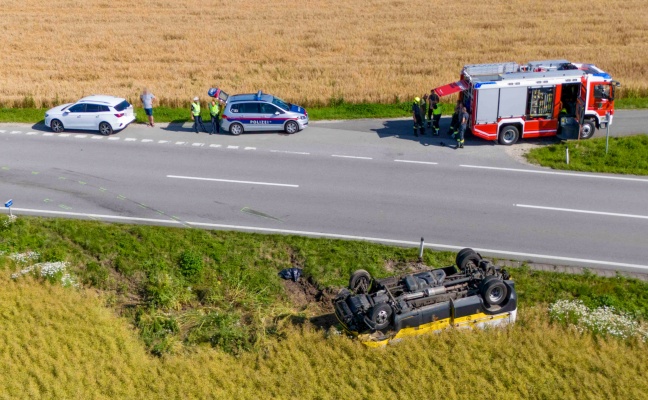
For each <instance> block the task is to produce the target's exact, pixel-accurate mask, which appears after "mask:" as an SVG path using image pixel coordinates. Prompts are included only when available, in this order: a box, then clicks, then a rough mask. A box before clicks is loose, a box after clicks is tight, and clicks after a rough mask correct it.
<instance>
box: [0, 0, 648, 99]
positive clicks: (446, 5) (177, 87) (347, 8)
mask: <svg viewBox="0 0 648 400" xmlns="http://www.w3.org/2000/svg"><path fill="white" fill-rule="evenodd" d="M611 10H613V12H611ZM2 14H3V18H2V19H0V30H1V31H2V32H3V38H2V44H1V47H2V53H3V62H2V63H0V105H2V106H32V105H36V106H42V105H43V106H48V105H50V104H52V103H54V102H60V101H66V100H75V99H77V98H79V97H80V96H83V95H88V94H92V93H110V94H114V95H119V96H124V97H126V98H129V99H130V100H132V101H133V100H136V99H137V98H138V95H139V92H140V91H141V89H142V88H143V87H145V86H146V87H149V88H151V89H152V90H153V92H154V93H155V94H156V95H157V96H158V98H159V99H160V100H161V104H163V105H169V106H179V105H184V104H186V103H188V101H189V99H190V98H192V97H193V96H195V95H202V96H204V95H205V94H206V90H207V88H208V87H209V86H210V85H217V86H218V87H222V88H224V89H225V90H226V91H228V92H232V93H233V92H255V91H256V90H258V89H263V90H264V91H266V92H270V93H275V94H277V95H279V96H281V97H284V98H286V99H288V100H291V101H295V102H300V103H302V104H305V105H313V104H322V103H327V102H329V101H330V100H331V99H341V98H343V99H344V100H346V101H351V102H360V101H369V102H392V101H394V100H395V99H396V96H399V97H400V98H401V99H403V98H409V96H411V95H412V94H414V93H416V94H422V93H423V92H427V91H428V90H429V89H430V88H431V87H434V86H436V85H440V84H443V83H446V82H449V81H452V80H453V79H455V78H457V77H458V74H459V71H460V70H461V67H462V66H463V65H464V64H468V63H486V62H502V61H517V62H526V61H531V60H536V59H547V58H550V59H558V58H566V59H569V60H573V61H582V62H592V63H595V64H597V65H599V66H600V67H602V68H603V69H605V70H607V71H609V72H610V73H611V74H612V75H613V76H614V77H615V78H616V79H618V80H620V81H621V82H623V84H624V90H625V91H626V92H625V93H626V94H633V95H646V94H647V93H648V87H647V86H646V83H645V82H646V78H647V76H646V75H647V73H648V69H647V67H646V66H647V65H648V40H646V39H647V37H646V32H647V31H648V18H647V17H648V8H646V7H645V2H644V0H608V1H603V0H564V1H560V2H537V1H530V0H514V1H513V2H484V1H480V0H466V1H462V2H456V1H451V0H440V1H437V2H434V4H431V3H429V2H406V1H402V0H368V1H365V2H362V3H358V2H356V1H340V0H338V1H333V0H310V1H301V2H292V3H291V2H288V3H287V2H285V1H279V0H268V1H263V2H259V1H250V0H242V1H237V2H231V1H225V0H205V1H203V2H199V3H195V4H188V3H185V2H180V1H170V0H167V1H162V0H143V1H139V2H135V3H132V2H131V3H114V2H109V1H107V0H100V1H94V2H87V1H80V0H48V1H45V0H34V1H29V2H20V1H17V0H4V1H3V7H2Z"/></svg>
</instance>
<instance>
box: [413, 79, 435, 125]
mask: <svg viewBox="0 0 648 400" xmlns="http://www.w3.org/2000/svg"><path fill="white" fill-rule="evenodd" d="M426 116H427V127H428V128H431V129H432V135H433V136H438V135H439V121H440V120H441V105H440V104H439V95H438V94H437V93H436V91H435V90H434V89H432V90H430V95H429V96H428V95H427V94H425V95H423V98H420V97H415V98H414V103H413V104H412V119H413V120H414V135H415V136H419V134H420V135H425V120H426Z"/></svg>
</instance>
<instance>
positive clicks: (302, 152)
mask: <svg viewBox="0 0 648 400" xmlns="http://www.w3.org/2000/svg"><path fill="white" fill-rule="evenodd" d="M270 152H271V153H286V154H304V155H310V153H307V152H305V151H287V150H270Z"/></svg>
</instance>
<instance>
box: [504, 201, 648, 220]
mask: <svg viewBox="0 0 648 400" xmlns="http://www.w3.org/2000/svg"><path fill="white" fill-rule="evenodd" d="M515 206H516V207H522V208H534V209H538V210H549V211H566V212H573V213H580V214H595V215H606V216H610V217H624V218H639V219H648V215H635V214H620V213H611V212H603V211H589V210H576V209H572V208H558V207H543V206H532V205H528V204H515Z"/></svg>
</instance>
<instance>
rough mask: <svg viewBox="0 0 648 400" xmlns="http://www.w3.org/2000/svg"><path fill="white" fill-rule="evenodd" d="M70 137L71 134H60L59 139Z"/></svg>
mask: <svg viewBox="0 0 648 400" xmlns="http://www.w3.org/2000/svg"><path fill="white" fill-rule="evenodd" d="M68 136H70V134H69V133H59V137H68Z"/></svg>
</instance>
